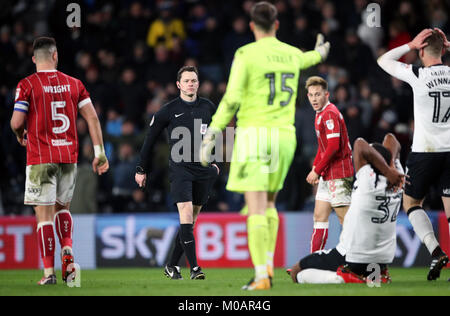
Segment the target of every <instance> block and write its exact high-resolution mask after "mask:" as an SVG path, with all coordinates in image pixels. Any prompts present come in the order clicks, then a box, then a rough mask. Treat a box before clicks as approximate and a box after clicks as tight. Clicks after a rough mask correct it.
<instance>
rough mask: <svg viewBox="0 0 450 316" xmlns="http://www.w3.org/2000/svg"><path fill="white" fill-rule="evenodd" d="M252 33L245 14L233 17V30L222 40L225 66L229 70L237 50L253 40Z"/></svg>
mask: <svg viewBox="0 0 450 316" xmlns="http://www.w3.org/2000/svg"><path fill="white" fill-rule="evenodd" d="M252 40H253V39H252V35H251V34H250V32H249V29H248V23H247V19H246V18H245V17H244V16H237V17H235V18H234V19H233V24H232V30H231V31H230V32H228V34H226V35H225V38H224V39H223V41H222V51H223V55H224V66H225V69H227V75H226V77H227V76H228V71H229V69H230V67H231V63H232V61H233V58H234V53H235V52H236V50H237V49H238V48H239V47H241V46H244V45H245V44H248V43H250V42H251V41H252Z"/></svg>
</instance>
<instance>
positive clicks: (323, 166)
mask: <svg viewBox="0 0 450 316" xmlns="http://www.w3.org/2000/svg"><path fill="white" fill-rule="evenodd" d="M306 89H307V90H308V99H309V102H310V103H311V105H312V107H313V109H314V110H315V111H316V120H315V130H316V135H317V141H318V150H317V155H316V158H315V159H314V163H313V167H312V170H311V172H310V173H309V174H308V177H307V178H306V181H307V182H308V183H310V184H311V185H316V184H318V188H317V194H316V203H315V207H314V231H313V236H312V238H311V252H315V251H317V250H322V249H323V248H324V247H325V243H326V241H327V237H328V217H329V216H330V214H331V211H332V209H334V210H335V212H336V214H337V216H338V218H339V221H340V222H341V224H342V223H343V220H344V216H345V214H346V213H347V210H348V208H349V205H350V201H351V193H352V183H353V173H354V170H353V162H352V148H351V146H350V142H349V139H348V133H347V127H346V125H345V121H344V118H343V117H342V114H341V113H340V112H339V110H338V109H337V107H336V106H335V105H334V104H332V103H330V101H329V95H330V94H329V92H328V84H327V82H326V81H325V80H324V79H322V78H320V77H317V76H314V77H310V78H309V79H308V80H307V82H306Z"/></svg>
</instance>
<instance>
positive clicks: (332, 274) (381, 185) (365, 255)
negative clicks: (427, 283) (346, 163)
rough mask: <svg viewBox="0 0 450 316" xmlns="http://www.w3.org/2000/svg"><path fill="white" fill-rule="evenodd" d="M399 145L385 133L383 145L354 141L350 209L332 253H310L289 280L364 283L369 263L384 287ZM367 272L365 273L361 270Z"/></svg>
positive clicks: (397, 192)
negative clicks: (375, 265)
mask: <svg viewBox="0 0 450 316" xmlns="http://www.w3.org/2000/svg"><path fill="white" fill-rule="evenodd" d="M400 148H401V147H400V143H399V142H398V141H397V139H396V138H395V136H394V135H392V134H387V135H386V137H385V138H384V141H383V144H382V145H381V144H370V145H369V144H368V143H367V142H366V141H365V140H364V139H362V138H359V139H357V140H356V141H355V144H354V150H353V161H354V164H355V171H356V180H355V183H354V185H353V193H352V200H351V205H350V208H349V210H348V213H347V215H346V216H345V219H344V225H343V230H342V234H341V240H340V242H339V244H338V245H337V246H336V248H334V249H332V250H323V251H318V252H315V253H312V254H310V255H308V256H306V257H305V258H303V259H301V260H300V262H298V263H296V264H295V265H294V266H293V267H292V269H291V271H290V275H291V277H292V280H293V281H294V282H296V283H297V282H298V283H365V282H366V278H367V277H368V276H369V274H370V273H371V272H372V269H368V268H369V265H371V264H374V263H375V264H378V265H379V266H380V277H381V282H383V283H388V282H390V277H389V274H388V271H387V265H388V264H391V263H392V261H393V260H394V256H395V250H396V242H397V241H396V219H397V214H398V211H399V209H400V205H401V201H402V189H401V188H402V187H403V184H404V174H403V168H402V166H401V164H400V161H399V153H400ZM367 270H369V271H367Z"/></svg>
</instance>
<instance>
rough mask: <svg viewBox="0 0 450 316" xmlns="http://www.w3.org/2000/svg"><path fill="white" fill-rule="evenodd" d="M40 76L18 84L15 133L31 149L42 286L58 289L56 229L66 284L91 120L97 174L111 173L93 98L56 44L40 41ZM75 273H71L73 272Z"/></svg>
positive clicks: (36, 56)
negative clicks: (82, 147) (64, 65)
mask: <svg viewBox="0 0 450 316" xmlns="http://www.w3.org/2000/svg"><path fill="white" fill-rule="evenodd" d="M32 60H33V62H34V63H35V64H36V73H34V74H32V75H30V76H28V77H26V78H25V79H23V80H21V81H20V82H19V84H18V85H17V90H16V97H15V102H14V112H13V115H12V118H11V128H12V130H13V132H14V134H15V135H16V137H17V140H18V142H19V143H20V144H21V145H22V146H25V147H26V148H27V167H26V181H25V204H26V205H32V206H34V210H35V213H36V218H37V234H38V241H39V248H40V252H41V257H42V260H43V264H44V277H43V278H42V280H41V281H40V282H39V283H38V284H42V285H44V284H56V276H55V271H54V257H55V236H54V230H56V232H57V235H58V238H59V242H60V244H61V259H62V264H63V266H62V274H63V280H64V281H66V278H67V276H68V275H69V274H70V273H71V271H69V270H68V267H69V266H70V264H71V263H73V252H72V232H73V221H72V216H71V214H70V212H69V206H70V202H71V200H72V195H73V191H74V187H75V177H76V170H77V160H78V136H77V129H76V120H77V114H78V112H79V113H80V114H81V116H82V117H83V118H84V119H85V120H86V121H87V123H88V126H89V134H90V137H91V139H92V143H93V145H94V152H95V158H94V160H93V162H92V167H93V170H94V172H96V173H98V174H99V175H100V174H103V173H105V172H106V171H107V170H108V168H109V165H108V160H107V158H106V155H105V151H104V149H103V136H102V130H101V126H100V122H99V120H98V117H97V113H96V112H95V109H94V107H93V105H92V102H91V99H90V98H89V93H88V92H87V91H86V89H85V88H84V85H83V84H82V83H81V81H80V80H78V79H75V78H73V77H70V76H68V75H66V74H64V73H62V72H60V71H58V70H56V67H57V64H58V52H57V49H56V42H55V40H54V39H53V38H50V37H39V38H37V39H36V40H35V41H34V43H33V57H32ZM69 269H70V268H69Z"/></svg>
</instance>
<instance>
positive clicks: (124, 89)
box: [118, 67, 146, 126]
mask: <svg viewBox="0 0 450 316" xmlns="http://www.w3.org/2000/svg"><path fill="white" fill-rule="evenodd" d="M118 89H119V90H118V91H119V98H120V101H119V104H120V107H121V109H122V113H123V114H124V115H125V117H126V118H128V119H129V120H132V121H134V122H136V123H137V124H138V125H140V126H142V124H143V123H144V122H143V121H142V113H143V112H144V110H145V108H144V106H145V97H146V95H145V90H144V86H142V85H141V84H140V82H138V81H137V80H136V73H135V71H134V70H133V69H132V68H130V67H126V68H125V69H124V70H123V71H122V75H121V81H120V83H119V86H118Z"/></svg>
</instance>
